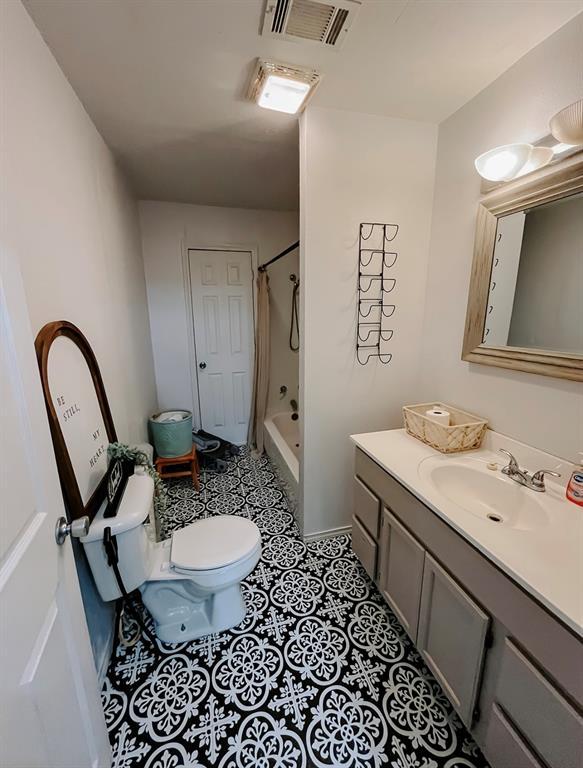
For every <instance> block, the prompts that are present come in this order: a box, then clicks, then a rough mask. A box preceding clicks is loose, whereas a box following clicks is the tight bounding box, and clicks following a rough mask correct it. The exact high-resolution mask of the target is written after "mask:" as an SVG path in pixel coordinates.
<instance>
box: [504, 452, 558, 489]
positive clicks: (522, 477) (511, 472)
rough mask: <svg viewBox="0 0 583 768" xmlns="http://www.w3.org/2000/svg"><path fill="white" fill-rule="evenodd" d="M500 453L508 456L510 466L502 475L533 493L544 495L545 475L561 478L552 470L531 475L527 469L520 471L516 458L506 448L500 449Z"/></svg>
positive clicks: (542, 470) (505, 468)
mask: <svg viewBox="0 0 583 768" xmlns="http://www.w3.org/2000/svg"><path fill="white" fill-rule="evenodd" d="M499 451H500V453H505V454H506V456H508V459H509V461H508V464H507V465H506V466H505V467H503V468H502V473H503V474H505V475H507V476H508V477H509V478H510V479H511V480H514V482H515V483H518V484H519V485H524V487H525V488H530V490H531V491H538V492H539V493H544V491H545V490H546V488H545V475H551V476H552V477H561V475H560V474H559V473H558V472H553V470H551V469H539V470H538V472H533V474H532V475H530V474H529V473H528V472H527V471H526V469H520V467H519V466H518V462H517V461H516V459H515V458H514V456H513V455H512V454H511V453H510V451H507V450H506V449H505V448H500V449H499Z"/></svg>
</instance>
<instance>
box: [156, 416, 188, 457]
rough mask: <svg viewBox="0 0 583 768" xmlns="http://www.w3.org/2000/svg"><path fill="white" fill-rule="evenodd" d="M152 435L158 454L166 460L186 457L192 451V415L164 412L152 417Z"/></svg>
mask: <svg viewBox="0 0 583 768" xmlns="http://www.w3.org/2000/svg"><path fill="white" fill-rule="evenodd" d="M150 434H151V436H152V440H153V442H154V447H155V448H156V453H157V454H158V456H161V457H162V458H165V459H173V458H175V457H176V456H184V454H185V453H190V451H191V449H192V413H191V412H190V411H163V412H162V413H155V414H154V415H153V416H152V417H150Z"/></svg>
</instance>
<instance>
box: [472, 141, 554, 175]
mask: <svg viewBox="0 0 583 768" xmlns="http://www.w3.org/2000/svg"><path fill="white" fill-rule="evenodd" d="M553 156H554V150H553V149H551V148H550V147H533V145H532V144H505V145H504V146H502V147H494V149H490V150H488V151H487V152H484V153H483V154H482V155H480V156H479V157H477V158H476V159H475V161H474V165H475V166H476V170H477V171H478V173H479V174H480V176H481V177H482V178H484V179H487V180H488V181H510V180H511V179H516V178H518V177H519V176H524V175H525V174H527V173H530V172H531V171H536V170H537V169H538V168H542V167H543V166H545V165H548V164H549V163H550V162H551V160H552V159H553Z"/></svg>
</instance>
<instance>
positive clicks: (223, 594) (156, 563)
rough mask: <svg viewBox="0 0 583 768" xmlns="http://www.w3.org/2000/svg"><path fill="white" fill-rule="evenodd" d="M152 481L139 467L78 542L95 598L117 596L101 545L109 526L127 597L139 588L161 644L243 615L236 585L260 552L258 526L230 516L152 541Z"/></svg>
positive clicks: (237, 620) (234, 621)
mask: <svg viewBox="0 0 583 768" xmlns="http://www.w3.org/2000/svg"><path fill="white" fill-rule="evenodd" d="M153 496H154V483H153V481H152V479H151V478H150V477H149V476H148V475H146V474H145V473H143V470H141V468H140V467H137V468H136V474H134V475H132V476H131V477H130V478H129V479H128V482H127V486H126V488H125V491H124V495H123V498H122V500H121V503H120V505H119V507H118V511H117V515H116V517H111V518H104V517H103V510H101V511H100V512H99V513H98V514H97V515H96V516H95V518H94V520H93V522H92V523H91V526H90V528H89V533H88V534H87V536H85V537H84V538H82V539H81V542H82V543H83V546H84V548H85V552H86V554H87V559H88V561H89V565H90V567H91V572H92V573H93V578H94V579H95V583H96V585H97V589H98V590H99V594H100V595H101V597H102V598H103V600H105V601H109V600H116V599H117V598H118V597H120V596H121V592H120V589H119V587H118V583H117V580H116V576H115V573H114V570H113V568H112V567H111V566H110V565H109V563H108V558H107V555H106V552H105V547H104V543H103V538H104V533H105V529H106V528H107V527H108V526H109V527H110V528H111V534H112V536H115V544H116V546H117V555H118V567H119V571H120V575H121V577H122V581H123V584H124V587H125V589H126V591H127V592H131V591H132V590H134V589H137V588H139V589H140V592H141V593H142V599H143V601H144V604H145V605H146V607H147V608H148V610H149V611H150V613H151V614H152V617H153V619H154V621H155V624H156V634H157V635H158V637H159V638H160V640H162V641H163V642H165V643H180V642H183V641H185V640H193V639H194V638H197V637H201V636H202V635H208V634H211V633H213V632H221V631H222V630H225V629H229V628H230V627H234V626H236V625H237V624H239V623H240V622H241V621H242V620H243V618H244V617H245V612H246V608H245V603H244V600H243V596H242V594H241V581H242V580H243V579H244V578H245V577H247V576H248V575H249V574H250V573H251V571H252V570H253V569H254V568H255V566H256V565H257V562H258V561H259V557H260V555H261V536H260V533H259V528H258V527H257V526H256V525H255V523H253V522H252V521H251V520H248V519H247V518H244V517H237V516H235V515H221V516H218V517H210V518H207V519H205V520H200V521H197V522H195V523H191V524H190V525H188V526H186V527H185V528H182V529H181V530H178V531H175V532H174V533H173V534H172V538H171V539H168V540H166V541H163V542H159V543H156V542H155V541H154V540H153V535H152V530H153V529H152V526H151V525H150V524H149V522H148V520H149V517H150V515H151V512H152V502H153Z"/></svg>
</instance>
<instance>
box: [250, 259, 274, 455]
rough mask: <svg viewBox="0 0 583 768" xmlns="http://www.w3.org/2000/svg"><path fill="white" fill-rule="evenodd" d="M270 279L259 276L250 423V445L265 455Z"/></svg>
mask: <svg viewBox="0 0 583 768" xmlns="http://www.w3.org/2000/svg"><path fill="white" fill-rule="evenodd" d="M269 344H270V338H269V277H268V275H267V272H266V271H263V272H259V274H258V275H257V323H256V327H255V369H254V372H253V397H252V400H251V420H250V422H249V445H250V447H251V448H255V449H256V450H257V453H260V454H261V453H263V422H264V421H265V411H266V410H267V392H268V387H269Z"/></svg>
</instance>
